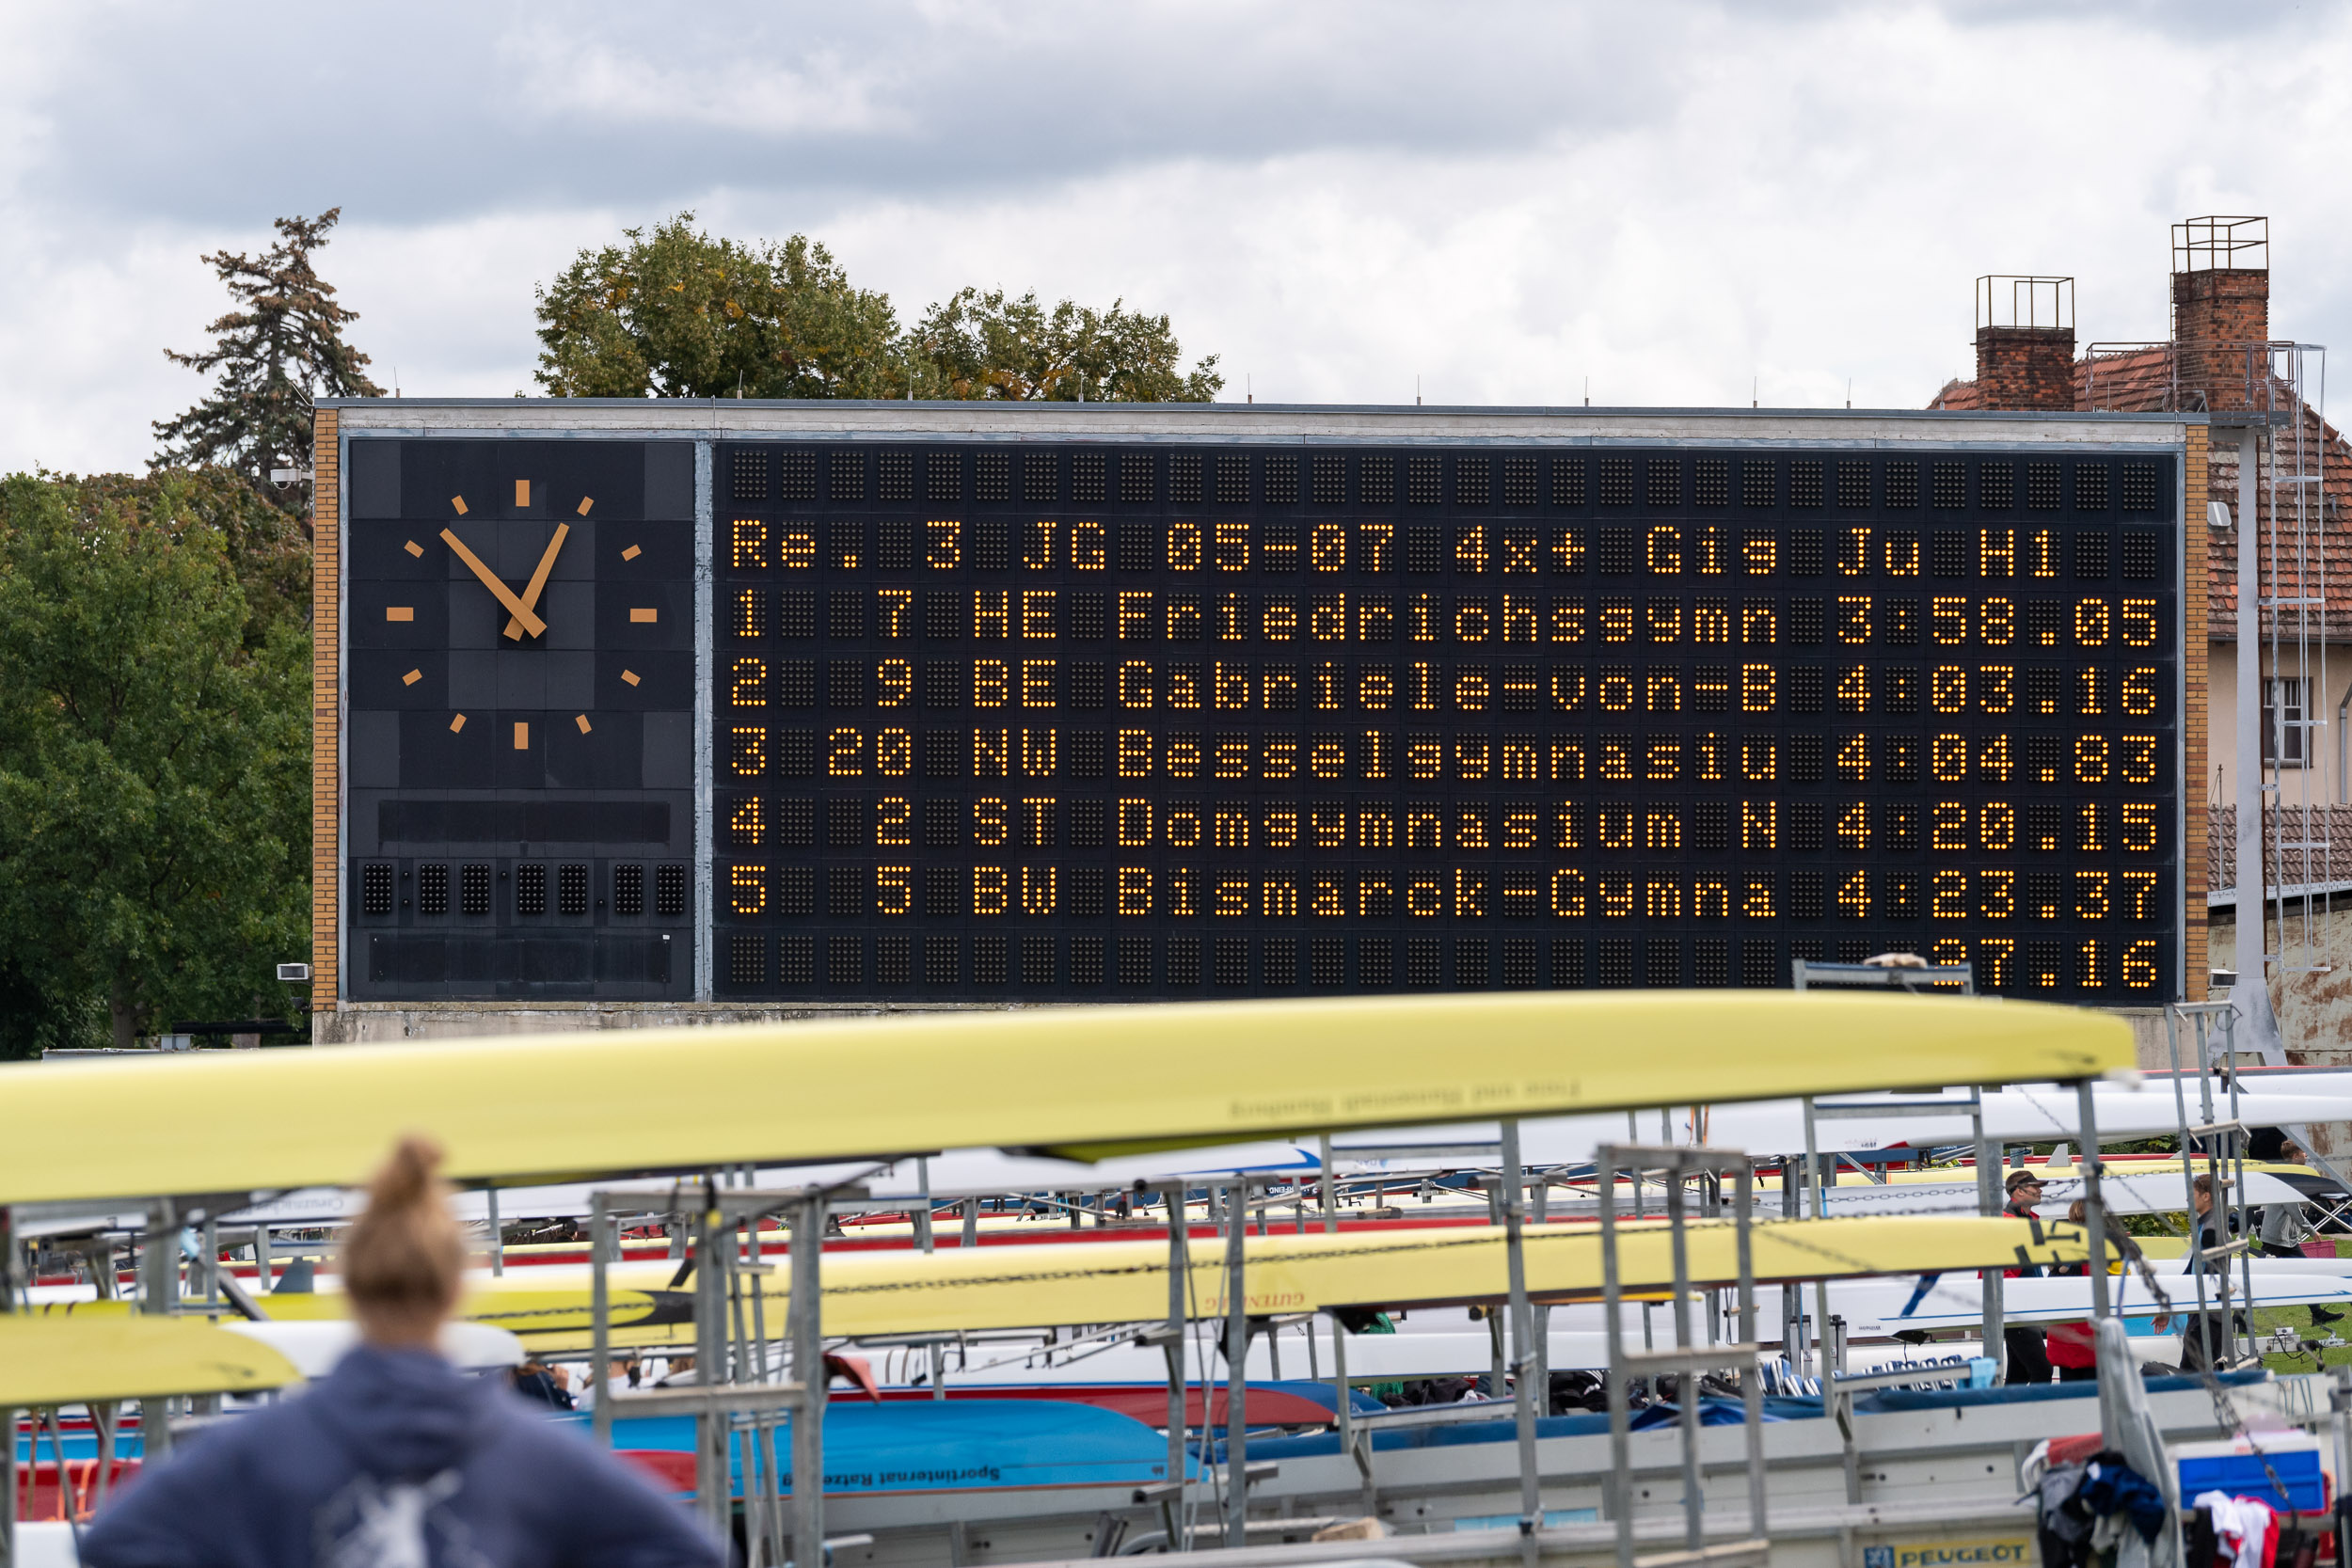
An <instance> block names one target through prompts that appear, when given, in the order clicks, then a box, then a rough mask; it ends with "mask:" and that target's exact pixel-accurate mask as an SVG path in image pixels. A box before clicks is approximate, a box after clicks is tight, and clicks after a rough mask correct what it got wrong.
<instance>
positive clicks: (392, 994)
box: [343, 438, 694, 1000]
mask: <svg viewBox="0 0 2352 1568" xmlns="http://www.w3.org/2000/svg"><path fill="white" fill-rule="evenodd" d="M348 463H349V468H348V472H349V475H350V508H349V512H350V519H351V520H350V522H349V524H348V528H347V533H346V539H345V560H346V562H347V582H348V589H347V594H346V596H345V600H344V604H345V615H344V627H345V646H346V652H345V662H344V687H343V692H344V736H345V752H344V760H345V771H344V782H345V790H346V796H345V810H344V834H345V842H344V853H345V856H346V857H347V862H348V874H349V877H350V887H349V889H348V891H347V894H346V897H345V901H344V909H345V914H346V926H347V927H348V929H349V931H350V942H351V946H350V949H349V951H348V958H347V960H346V962H347V969H346V973H347V974H350V976H351V980H350V990H351V995H352V996H353V998H354V999H355V1000H406V999H417V1000H426V999H460V998H469V999H479V998H495V997H518V998H520V997H542V998H554V997H580V998H613V999H644V1000H653V999H660V998H666V997H678V996H686V995H689V994H691V977H692V976H691V971H692V964H691V945H692V911H691V897H690V884H691V860H692V856H691V843H692V834H693V815H694V808H693V802H694V793H693V781H692V770H693V755H694V731H693V717H692V707H693V695H694V625H693V614H694V599H693V553H694V525H693V464H694V457H693V449H692V447H691V444H689V443H684V442H657V443H647V442H634V441H565V442H545V441H476V440H391V439H377V440H371V439H358V438H355V439H354V440H353V441H352V442H351V443H350V454H349V458H348Z"/></svg>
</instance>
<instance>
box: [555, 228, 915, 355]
mask: <svg viewBox="0 0 2352 1568" xmlns="http://www.w3.org/2000/svg"><path fill="white" fill-rule="evenodd" d="M693 221H694V214H691V213H680V214H678V215H677V216H676V217H675V218H672V219H671V220H670V221H669V222H667V223H665V224H663V225H661V226H660V228H658V229H656V230H654V231H653V234H652V236H651V237H650V238H648V237H646V235H645V232H644V230H641V229H630V230H625V231H624V232H625V234H626V236H627V238H628V244H627V245H606V246H604V247H603V248H602V249H600V250H595V251H587V250H583V251H581V252H580V255H579V256H578V257H576V258H575V259H574V260H573V261H572V264H571V265H570V266H568V267H566V268H564V272H563V274H562V275H561V276H560V277H557V278H556V280H555V282H554V283H553V284H552V285H549V286H545V287H542V288H539V289H537V290H535V291H534V293H535V294H536V297H537V299H538V316H539V324H540V325H539V341H540V344H541V345H542V352H541V354H540V356H539V370H538V381H539V384H540V385H541V386H543V387H545V388H547V389H548V391H549V392H551V393H553V394H554V395H556V396H558V397H591V398H642V397H674V398H715V397H732V396H734V395H735V394H736V393H737V392H738V391H740V392H741V393H742V395H743V396H745V397H755V398H877V397H889V396H890V395H891V394H892V391H893V389H894V388H897V389H898V391H899V392H900V393H901V395H903V392H904V377H903V376H902V375H901V373H900V371H901V367H902V363H903V356H902V353H901V350H900V347H899V341H898V340H899V334H898V317H897V315H896V314H895V313H894V312H893V311H892V310H891V308H890V300H889V298H888V297H887V296H886V295H882V294H878V293H869V292H867V291H866V290H863V289H859V288H856V287H853V286H852V285H851V284H850V280H849V277H848V275H847V274H845V273H844V272H843V271H842V270H841V266H840V264H839V263H838V262H836V261H834V259H833V254H832V253H831V252H830V251H828V250H827V249H826V248H825V247H824V246H823V245H818V244H815V243H813V242H812V241H810V240H808V239H806V238H804V237H803V236H802V235H799V234H795V235H793V236H792V237H791V238H790V239H788V240H787V241H785V242H784V243H783V244H782V245H775V244H772V243H769V244H763V245H738V244H736V243H735V242H734V241H733V240H724V239H721V240H713V239H711V238H710V237H709V236H707V235H706V234H702V233H698V232H696V231H695V230H694V228H693Z"/></svg>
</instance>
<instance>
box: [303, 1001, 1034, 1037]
mask: <svg viewBox="0 0 2352 1568" xmlns="http://www.w3.org/2000/svg"><path fill="white" fill-rule="evenodd" d="M1015 1010H1017V1009H1015V1008H1011V1007H997V1006H985V1005H975V1004H961V1005H958V1004H949V1005H947V1006H929V1007H924V1006H907V1007H890V1006H873V1005H870V1004H866V1003H857V1004H844V1005H840V1006H828V1005H826V1004H823V1003H808V1004H801V1005H794V1006H776V1005H773V1004H762V1003H729V1002H681V1003H677V1004H675V1005H671V1006H661V1005H655V1006H648V1005H646V1004H644V1003H642V1002H439V1003H437V1002H358V1003H345V1004H344V1005H343V1006H342V1007H341V1008H339V1009H337V1010H336V1011H334V1012H331V1013H314V1014H312V1015H311V1018H310V1043H311V1044H313V1045H376V1044H381V1043H383V1042H386V1041H389V1040H450V1039H478V1038H482V1037H486V1036H491V1035H555V1034H563V1033H565V1032H567V1031H570V1030H575V1029H691V1028H695V1027H707V1026H710V1025H715V1024H725V1023H803V1022H809V1021H811V1020H816V1019H836V1018H888V1017H891V1016H893V1015H895V1014H899V1013H962V1012H1009V1011H1015Z"/></svg>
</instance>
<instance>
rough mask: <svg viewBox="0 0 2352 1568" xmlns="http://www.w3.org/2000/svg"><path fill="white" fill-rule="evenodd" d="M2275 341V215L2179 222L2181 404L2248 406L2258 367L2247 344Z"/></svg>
mask: <svg viewBox="0 0 2352 1568" xmlns="http://www.w3.org/2000/svg"><path fill="white" fill-rule="evenodd" d="M2268 341H2270V220H2269V219H2268V218H2264V217H2201V218H2189V219H2187V220H2186V221H2185V222H2182V223H2176V224H2174V225H2173V226H2172V345H2173V353H2174V356H2175V357H2176V360H2177V362H2178V365H2179V371H2178V372H2177V374H2178V378H2179V383H2180V392H2181V404H2182V406H2184V407H2187V408H2200V407H2201V408H2221V409H2228V408H2243V407H2245V406H2246V404H2247V399H2248V396H2249V390H2250V388H2251V384H2252V375H2253V372H2252V371H2251V370H2250V369H2249V366H2250V365H2251V364H2252V360H2251V359H2250V358H2249V354H2248V352H2247V351H2248V349H2249V346H2251V345H2255V344H2261V343H2266V342H2268ZM2267 363H2268V362H2267V360H2266V359H2265V361H2264V365H2265V370H2266V367H2267Z"/></svg>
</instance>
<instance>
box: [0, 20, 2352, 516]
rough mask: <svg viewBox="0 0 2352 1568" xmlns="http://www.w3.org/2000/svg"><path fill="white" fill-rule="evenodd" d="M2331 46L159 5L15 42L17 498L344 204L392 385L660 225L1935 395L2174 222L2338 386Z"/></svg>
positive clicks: (7, 156) (1240, 370) (1389, 332)
mask: <svg viewBox="0 0 2352 1568" xmlns="http://www.w3.org/2000/svg"><path fill="white" fill-rule="evenodd" d="M2347 67H2352V12H2347V11H2346V10H2345V9H2344V8H2342V7H2338V6H2312V5H2305V6H2302V7H2300V8H2293V7H2289V6H2285V5H2279V4H2265V5H2263V6H2260V7H2238V6H2232V5H2219V4H2211V3H2201V4H2179V5H2173V4H2165V3H2160V0H2150V3H2145V4H2127V3H2122V0H2117V3H2112V4H2096V3H2084V4H2076V5H2071V6H2063V7H2053V6H2046V5H2039V4H2026V3H2016V4H2003V3H1984V4H1976V5H1949V6H1933V5H1924V4H1923V5H1913V6H1903V5H1896V4H1871V5H1836V4H1829V3H1821V4H1786V5H1767V4H1761V3H1756V4H1738V5H1717V6H1708V5H1690V6H1678V5H1668V4H1655V3H1652V4H1644V5H1639V6H1634V5H1626V4H1622V3H1616V4H1605V5H1604V4H1594V5H1567V4H1560V3H1549V4H1511V3H1504V0H1495V3H1485V4H1477V5H1464V4H1451V5H1439V4H1435V3H1424V4H1419V5H1407V4H1384V3H1379V0H1344V3H1331V4H1317V3H1313V0H1287V3H1284V4H1280V5H1273V4H1264V5H1257V4H1243V3H1217V0H1183V3H1167V4H1155V3H1149V0H1136V3H1128V4H1120V5H1104V4H1097V5H1080V4H1076V3H1059V4H1057V3H1031V4H1025V5H1013V4H983V3H973V4H957V3H949V0H931V3H913V4H890V3H884V0H876V3H872V4H861V5H857V6H841V5H827V6H816V5H801V4H779V3H770V4H764V5H731V4H726V3H702V4H697V5H694V6H692V7H684V6H679V7H662V6H647V5H644V4H642V3H636V4H629V5H596V4H589V3H574V4H566V5H563V6H555V7H550V6H544V5H542V6H532V7H523V6H507V5H501V4H499V3H497V0H469V3H465V4H443V3H438V0H405V3H404V4H402V5H400V6H398V7H390V6H349V7H328V8H288V7H269V8H260V7H246V8H240V7H234V6H201V7H197V6H165V5H132V4H107V3H103V0H86V3H80V4H75V5H72V6H60V5H55V4H40V3H39V0H0V279H4V280H5V287H0V470H7V469H14V468H24V467H36V466H45V467H51V468H56V469H66V470H91V469H100V468H120V467H136V466H138V465H140V464H141V463H143V462H144V461H145V460H146V459H147V457H148V456H149V454H150V453H151V450H152V443H151V436H150V434H149V423H150V421H151V420H156V419H160V418H165V417H167V416H169V415H170V414H172V413H174V412H176V411H177V410H178V409H180V408H182V407H183V406H185V405H186V404H188V403H189V402H191V401H193V400H194V399H195V398H196V397H197V396H198V395H199V392H200V389H201V388H200V383H199V379H198V378H197V377H196V376H195V375H194V374H193V373H191V372H185V371H182V370H178V369H175V368H174V367H172V366H170V365H168V364H167V362H166V361H165V359H164V357H163V354H162V350H163V349H164V348H165V347H166V346H171V347H176V348H183V349H186V348H194V347H197V346H199V345H200V344H201V343H202V341H203V333H202V328H203V325H204V324H205V323H206V322H207V321H209V320H210V319H211V318H212V317H213V316H215V315H216V314H217V313H218V312H219V311H220V309H222V308H223V296H222V294H221V293H220V292H219V288H218V285H217V284H216V282H215V280H214V279H213V277H212V275H211V273H210V271H209V270H208V269H207V268H206V267H204V266H203V265H202V264H201V262H200V261H199V260H198V258H199V254H200V253H202V252H205V251H208V250H212V249H215V248H217V247H221V246H228V247H231V248H238V249H258V248H260V247H262V245H265V244H266V243H267V240H268V237H269V232H268V231H269V222H270V219H271V218H273V217H275V216H277V215H278V214H287V213H303V214H310V213H316V212H318V211H320V210H322V209H324V208H326V207H330V206H336V205H339V204H340V205H341V206H342V210H343V214H344V217H343V227H342V230H340V232H339V233H338V236H337V238H336V241H335V243H334V245H333V246H332V247H331V248H330V249H328V250H326V252H324V253H323V255H322V268H323V270H324V271H325V273H326V276H327V277H329V279H330V280H332V281H333V282H335V283H336V284H338V285H339V286H340V288H341V290H342V297H343V299H344V301H345V302H346V303H347V304H348V305H350V306H351V307H352V308H354V309H357V310H358V311H359V312H360V313H361V316H362V318H363V319H362V320H361V321H360V322H359V323H358V325H357V327H356V328H355V329H354V334H353V336H354V339H355V341H357V342H358V344H359V346H360V347H361V348H363V349H364V350H366V351H367V352H368V353H369V354H371V355H372V356H373V357H374V361H375V366H374V368H375V371H376V372H377V377H378V379H379V380H382V381H384V382H386V383H387V384H389V383H391V382H392V381H393V379H394V378H395V376H397V379H398V381H399V383H400V385H401V387H402V388H403V389H404V390H405V391H406V392H408V393H410V394H414V395H430V394H442V395H468V396H507V395H511V394H513V393H515V392H516V391H518V390H526V389H529V388H531V387H532V380H531V375H532V364H533V356H534V352H535V347H534V343H533V341H532V285H533V284H534V283H536V282H539V281H542V280H545V279H547V278H549V277H552V276H553V275H554V274H555V273H556V272H557V271H558V270H559V269H560V268H561V267H562V266H563V265H564V262H565V261H567V260H568V259H569V258H570V256H571V255H572V254H573V253H574V252H576V251H577V250H579V249H580V248H581V247H583V246H587V245H596V244H598V243H601V242H604V241H608V240H611V239H612V238H614V237H615V236H617V234H618V233H619V232H620V230H623V229H626V228H629V227H633V226H637V225H644V224H651V223H655V222H658V221H659V220H660V219H661V218H663V217H664V216H666V215H668V214H673V213H675V212H677V211H679V210H681V209H691V210H692V211H693V212H694V213H695V214H697V216H698V219H699V220H700V221H701V222H702V223H704V224H705V225H707V227H708V228H710V229H711V230H716V231H719V232H723V233H726V234H730V235H733V236H737V237H739V238H747V239H748V238H756V237H781V236H783V235H786V234H788V233H792V232H796V231H798V232H805V233H808V234H811V235H814V236H817V237H818V238H820V239H822V240H823V241H824V242H825V243H826V244H827V245H830V246H832V248H833V249H834V252H835V254H836V255H837V256H838V257H839V258H840V259H841V261H843V262H844V263H845V264H846V265H847V266H848V268H849V270H850V274H851V276H852V277H854V278H855V279H856V280H857V281H858V282H860V283H861V284H863V285H865V286H866V287H869V288H879V289H882V290H885V291H886V292H888V293H889V294H890V295H891V297H892V299H893V300H894V301H895V302H896V304H897V305H898V309H899V312H900V315H901V317H902V319H912V318H913V317H914V316H915V315H917V314H919V313H920V311H921V309H922V308H923V307H924V305H926V304H927V303H928V302H930V300H932V299H934V298H936V297H938V296H940V295H941V294H943V293H947V292H948V291H950V290H952V289H955V288H957V287H959V286H961V285H962V284H965V283H978V284H981V285H1003V286H1005V287H1007V288H1009V289H1012V290H1015V291H1020V290H1025V289H1031V288H1034V289H1036V290H1038V291H1039V292H1040V293H1041V294H1044V295H1045V296H1047V297H1048V298H1057V297H1063V296H1069V297H1074V298H1077V299H1080V300H1085V301H1089V302H1096V303H1104V304H1107V303H1108V302H1109V301H1110V300H1111V299H1112V298H1113V297H1115V296H1124V297H1125V299H1126V300H1127V301H1128V302H1129V303H1130V304H1131V305H1136V306H1140V307H1143V308H1146V309H1152V310H1155V311H1157V310H1166V311H1168V312H1169V313H1170V314H1171V315H1172V316H1173V317H1174V320H1175V325H1176V327H1177V330H1178V333H1179V335H1180V336H1181V338H1182V339H1183V341H1184V346H1185V348H1186V349H1187V351H1188V352H1189V353H1191V354H1194V355H1198V354H1206V353H1215V354H1216V355H1219V356H1221V359H1222V365H1223V368H1224V369H1225V370H1226V371H1227V372H1228V373H1229V375H1230V378H1231V379H1230V385H1229V388H1228V394H1227V395H1228V396H1230V397H1232V398H1235V399H1238V398H1240V397H1242V396H1243V395H1244V393H1245V391H1246V390H1248V391H1254V392H1255V394H1256V396H1257V397H1258V399H1259V400H1260V401H1262V402H1268V401H1271V402H1348V403H1400V402H1402V403H1409V402H1410V401H1412V398H1413V396H1414V390H1415V387H1416V378H1418V385H1419V387H1420V389H1421V392H1422V396H1423V397H1425V398H1426V399H1427V401H1429V402H1430V403H1433V404H1436V403H1455V404H1485V403H1502V404H1537V403H1576V402H1580V401H1581V400H1582V399H1583V398H1584V397H1585V396H1586V395H1587V388H1588V387H1589V395H1590V397H1591V400H1592V402H1593V403H1594V404H1740V405H1744V404H1747V403H1748V402H1749V401H1750V399H1751V397H1760V399H1761V401H1762V402H1763V403H1764V404H1766V405H1768V406H1769V405H1773V404H1787V405H1811V406H1828V405H1836V404H1841V403H1843V402H1844V401H1845V400H1846V398H1847V395H1848V386H1849V383H1851V396H1852V400H1853V403H1854V404H1855V405H1856V406H1857V407H1866V406H1894V407H1915V406H1918V405H1919V404H1922V403H1924V402H1925V401H1926V400H1927V399H1928V398H1929V397H1930V396H1931V395H1932V393H1933V392H1934V391H1935V389H1936V388H1937V387H1938V386H1939V385H1941V384H1942V382H1943V381H1944V380H1945V379H1946V378H1947V376H1950V375H1952V374H1954V373H1960V372H1965V371H1966V369H1967V367H1968V366H1969V363H1970V355H1971V351H1970V347H1969V343H1970V334H1971V329H1972V325H1973V320H1972V315H1971V293H1972V287H1971V285H1972V280H1973V279H1974V278H1975V277H1977V276H1978V275H1979V274H1980V273H1990V272H2002V273H2065V274H2072V275H2073V276H2074V277H2076V278H2077V279H2078V280H2079V281H2078V308H2077V313H2078V317H2079V321H2078V326H2079V330H2080V332H2081V335H2082V337H2083V338H2084V339H2085V340H2092V339H2104V340H2123V339H2142V338H2153V337H2161V336H2163V335H2164V334H2165V332H2166V330H2167V325H2166V304H2165V302H2166V292H2165V273H2166V271H2167V267H2168V250H2167V245H2168V237H2167V226H2168V224H2169V223H2170V222H2172V221H2173V220H2176V219H2178V218H2181V217H2184V216H2188V215H2191V214H2206V213H2248V214H2268V215H2269V216H2270V217H2271V218H2272V220H2273V224H2272V230H2273V233H2274V234H2275V235H2276V236H2277V245H2276V249H2275V252H2274V258H2273V266H2274V269H2275V272H2276V279H2277V281H2276V289H2275V296H2274V304H2273V313H2272V324H2273V331H2274V333H2276V334H2279V335H2293V336H2296V337H2299V338H2303V339H2306V340H2311V341H2321V342H2339V343H2345V344H2352V335H2348V334H2346V333H2345V331H2344V327H2345V326H2346V325H2352V276H2347V274H2346V273H2345V271H2344V269H2343V268H2341V267H2340V266H2337V265H2333V264H2331V263H2329V262H2328V261H2327V258H2328V256H2330V255H2336V256H2342V255H2344V254H2347V253H2352V205H2347V203H2346V202H2345V201H2344V194H2343V193H2344V178H2343V174H2342V169H2343V167H2344V154H2345V152H2346V151H2347V150H2352V139H2347V134H2346V131H2347V127H2346V119H2347V116H2352V94H2346V93H2344V91H2342V90H2341V85H2342V84H2343V83H2344V81H2345V80H2346V79H2347V75H2348V74H2352V72H2348V71H2347Z"/></svg>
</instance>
